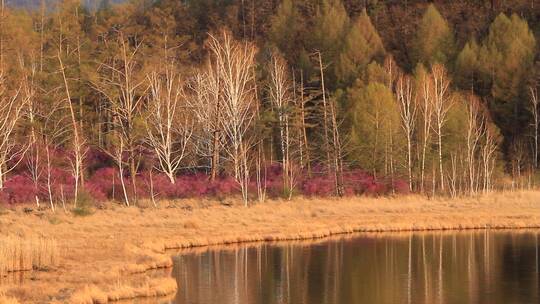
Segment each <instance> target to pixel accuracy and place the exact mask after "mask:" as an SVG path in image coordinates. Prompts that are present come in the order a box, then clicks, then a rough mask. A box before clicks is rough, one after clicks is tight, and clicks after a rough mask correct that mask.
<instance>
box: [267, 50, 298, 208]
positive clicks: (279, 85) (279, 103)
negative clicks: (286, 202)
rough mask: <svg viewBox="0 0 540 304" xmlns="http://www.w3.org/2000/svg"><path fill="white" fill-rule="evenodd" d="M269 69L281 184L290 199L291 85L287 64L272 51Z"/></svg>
mask: <svg viewBox="0 0 540 304" xmlns="http://www.w3.org/2000/svg"><path fill="white" fill-rule="evenodd" d="M269 70H270V71H269V72H270V84H269V90H268V91H269V97H270V102H271V104H272V106H273V107H274V109H275V110H276V112H277V115H278V124H279V126H278V127H279V134H280V146H281V165H282V169H283V186H284V189H287V190H288V192H289V193H288V198H289V199H291V197H292V192H293V188H294V185H295V176H294V170H293V164H292V160H291V158H292V157H291V153H292V152H291V142H292V139H291V121H290V119H291V113H290V112H291V109H290V108H291V87H290V83H289V78H288V76H287V70H288V69H287V64H286V62H285V60H284V59H283V58H282V57H281V56H279V55H277V54H275V53H274V54H272V59H271V61H270V67H269Z"/></svg>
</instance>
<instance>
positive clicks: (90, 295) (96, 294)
mask: <svg viewBox="0 0 540 304" xmlns="http://www.w3.org/2000/svg"><path fill="white" fill-rule="evenodd" d="M176 288H177V286H176V280H175V279H173V278H171V277H167V278H148V277H147V278H146V280H145V282H144V283H143V284H141V285H140V286H133V285H130V284H121V283H117V284H115V285H113V286H111V287H109V288H107V289H106V290H103V289H101V288H100V287H98V286H96V285H90V286H85V287H84V288H83V289H82V290H79V291H77V292H76V293H75V294H73V296H72V297H71V298H70V303H73V304H102V303H109V302H117V301H121V300H128V299H137V298H150V297H162V296H166V295H169V294H171V293H174V292H175V291H176Z"/></svg>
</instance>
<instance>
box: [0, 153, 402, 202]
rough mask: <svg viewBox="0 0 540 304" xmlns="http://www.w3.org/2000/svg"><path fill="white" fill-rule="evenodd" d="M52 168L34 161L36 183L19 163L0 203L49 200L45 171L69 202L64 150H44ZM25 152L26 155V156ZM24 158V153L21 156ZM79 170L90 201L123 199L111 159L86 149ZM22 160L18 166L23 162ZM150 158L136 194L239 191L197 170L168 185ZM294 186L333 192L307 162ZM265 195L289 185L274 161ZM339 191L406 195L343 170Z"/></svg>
mask: <svg viewBox="0 0 540 304" xmlns="http://www.w3.org/2000/svg"><path fill="white" fill-rule="evenodd" d="M49 151H50V157H51V164H52V165H53V167H52V169H51V170H50V172H49V170H48V168H47V167H46V163H45V161H44V160H42V162H41V163H40V164H39V165H40V167H39V170H40V172H41V174H40V176H39V179H38V181H37V184H35V183H34V181H33V180H32V179H31V178H30V175H29V174H28V165H27V166H24V165H19V167H18V168H16V170H14V171H13V172H12V173H11V174H12V175H11V176H10V177H9V178H8V179H7V180H6V181H5V182H4V189H2V190H1V191H0V202H2V203H7V204H18V203H29V202H33V201H35V197H36V196H37V197H38V198H39V199H40V200H41V201H48V200H49V188H48V186H47V175H48V174H50V184H51V195H52V197H53V199H54V200H55V201H58V200H60V199H65V200H66V201H69V200H72V199H73V195H74V189H75V179H74V177H73V175H72V173H71V171H70V157H72V156H71V155H70V153H67V152H66V151H64V150H62V149H50V150H49ZM29 155H30V154H29ZM25 157H30V156H25ZM85 161H86V163H85V168H86V174H87V175H86V176H85V182H84V188H82V187H81V188H80V190H81V193H83V192H85V194H88V195H89V196H90V197H91V198H92V199H93V200H94V201H95V202H96V203H99V202H104V201H107V200H116V201H123V200H124V193H123V189H122V183H121V179H120V175H119V171H118V169H117V168H116V167H115V166H114V162H113V161H112V159H111V158H110V157H109V156H108V155H107V154H105V153H103V152H100V151H99V150H90V151H88V154H87V158H86V160H85ZM29 163H30V162H28V161H27V160H23V161H21V164H29ZM151 163H152V159H150V158H148V159H147V160H146V162H143V164H141V169H140V171H141V172H139V173H138V174H137V176H136V183H137V196H138V197H139V198H150V197H151V196H152V195H154V197H155V198H156V199H176V198H197V197H214V198H224V197H227V196H231V195H239V194H240V187H239V185H238V183H237V182H236V180H235V179H234V178H233V177H231V176H220V177H218V178H216V180H215V181H210V178H209V176H208V175H207V174H205V173H201V172H194V173H184V174H180V175H178V176H177V177H175V179H174V183H172V182H171V181H170V180H169V178H168V177H167V176H166V175H165V174H163V173H159V172H154V173H153V174H152V175H150V172H149V171H148V168H149V167H150V166H151ZM294 170H295V171H294V180H295V183H294V184H295V186H294V189H292V191H293V194H295V195H296V194H300V195H306V196H321V197H325V196H332V195H334V194H335V189H334V177H333V175H331V174H327V173H325V172H324V170H323V168H322V167H321V166H313V168H312V173H313V174H312V176H311V177H309V176H308V174H307V172H306V171H305V170H301V169H300V168H295V169H294ZM261 178H262V180H261V181H262V182H263V183H264V184H263V185H264V187H265V189H266V193H267V196H268V197H270V198H277V197H283V196H287V195H288V194H289V193H290V192H289V191H291V189H286V187H284V184H283V170H282V168H281V165H280V164H278V163H274V164H270V165H268V166H267V167H266V168H265V171H264V172H263V173H262V175H261ZM123 179H124V184H125V187H126V191H127V194H128V196H129V197H133V187H132V182H133V178H132V177H130V176H129V174H128V173H127V170H125V172H124V175H123ZM343 186H344V195H347V196H352V195H372V196H378V195H384V194H388V193H392V191H393V192H395V193H407V192H408V184H407V183H406V182H405V181H403V180H400V179H397V180H395V181H394V182H393V184H392V183H391V182H389V181H387V180H384V179H380V180H376V179H375V178H374V177H373V176H372V175H371V174H369V173H367V172H365V171H363V170H359V169H354V170H348V171H346V172H344V174H343ZM249 192H250V195H251V196H252V197H254V196H255V195H256V193H257V181H256V176H255V175H253V176H252V177H251V180H250V183H249Z"/></svg>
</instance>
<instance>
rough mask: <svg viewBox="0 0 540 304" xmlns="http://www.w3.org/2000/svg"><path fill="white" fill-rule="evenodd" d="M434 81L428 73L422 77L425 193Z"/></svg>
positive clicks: (422, 180) (421, 166)
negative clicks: (432, 81)
mask: <svg viewBox="0 0 540 304" xmlns="http://www.w3.org/2000/svg"><path fill="white" fill-rule="evenodd" d="M431 90H432V83H431V79H430V77H429V76H428V75H424V76H423V78H422V79H421V88H420V91H421V98H420V111H421V114H422V116H421V118H422V140H421V144H422V155H421V164H420V192H422V193H424V190H425V189H424V183H425V172H426V154H427V149H428V147H429V145H430V144H431V128H432V122H433V112H434V107H433V98H432V95H431Z"/></svg>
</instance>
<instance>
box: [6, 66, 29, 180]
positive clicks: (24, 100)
mask: <svg viewBox="0 0 540 304" xmlns="http://www.w3.org/2000/svg"><path fill="white" fill-rule="evenodd" d="M2 73H3V71H2V70H0V189H2V188H3V187H4V181H5V179H6V176H7V174H8V173H9V172H10V171H11V170H13V169H14V168H15V166H16V165H17V164H19V163H20V162H21V160H22V159H23V155H24V153H25V152H26V151H27V150H28V147H29V145H28V144H20V143H17V141H16V140H15V135H16V132H17V127H18V126H19V122H20V121H21V119H22V117H23V116H24V109H25V108H26V107H27V104H28V101H29V100H30V96H27V95H25V94H24V92H23V88H24V81H25V80H23V84H21V85H20V86H18V87H17V88H16V89H14V90H9V89H8V88H7V86H6V83H5V77H4V75H3V74H2ZM14 160H15V163H13V162H12V161H14Z"/></svg>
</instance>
